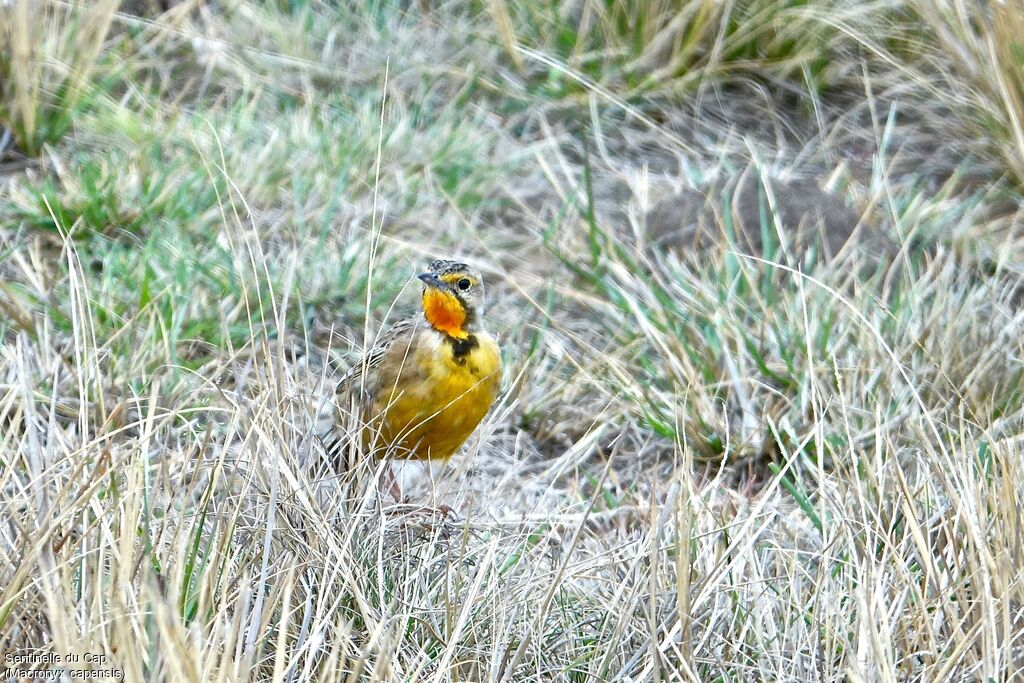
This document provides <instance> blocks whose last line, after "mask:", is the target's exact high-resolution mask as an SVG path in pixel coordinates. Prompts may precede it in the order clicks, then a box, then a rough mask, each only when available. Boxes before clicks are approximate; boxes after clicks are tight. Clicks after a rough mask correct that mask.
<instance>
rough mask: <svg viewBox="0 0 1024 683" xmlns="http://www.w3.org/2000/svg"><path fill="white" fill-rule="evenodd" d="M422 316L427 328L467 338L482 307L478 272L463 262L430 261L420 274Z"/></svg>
mask: <svg viewBox="0 0 1024 683" xmlns="http://www.w3.org/2000/svg"><path fill="white" fill-rule="evenodd" d="M418 277H419V279H420V280H422V281H423V315H424V317H425V318H426V319H427V322H428V323H430V326H431V327H433V328H434V329H435V330H438V331H439V332H444V333H445V334H447V335H448V336H449V337H453V338H455V339H467V338H468V337H469V335H470V334H471V333H472V332H473V331H474V330H475V329H476V328H477V325H478V319H477V316H478V314H479V311H480V309H481V308H482V307H483V299H484V285H483V280H482V279H481V277H480V273H478V272H477V271H475V270H473V269H471V268H470V267H469V266H467V265H466V264H465V263H458V262H456V261H440V260H439V261H434V262H433V263H431V264H430V265H429V266H428V267H427V272H425V273H421V274H420V275H419V276H418Z"/></svg>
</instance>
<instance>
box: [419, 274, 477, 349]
mask: <svg viewBox="0 0 1024 683" xmlns="http://www.w3.org/2000/svg"><path fill="white" fill-rule="evenodd" d="M423 315H424V316H425V317H426V319H427V322H428V323H430V326H431V327H433V328H434V329H435V330H438V331H440V332H444V333H445V334H447V335H448V336H450V337H455V338H456V339H466V338H467V337H469V333H468V332H466V330H465V329H463V325H465V324H466V309H465V307H463V305H462V302H461V301H459V300H458V299H457V298H456V297H455V295H454V294H452V293H451V292H446V291H444V290H443V289H437V288H435V287H427V288H426V289H425V290H424V292H423Z"/></svg>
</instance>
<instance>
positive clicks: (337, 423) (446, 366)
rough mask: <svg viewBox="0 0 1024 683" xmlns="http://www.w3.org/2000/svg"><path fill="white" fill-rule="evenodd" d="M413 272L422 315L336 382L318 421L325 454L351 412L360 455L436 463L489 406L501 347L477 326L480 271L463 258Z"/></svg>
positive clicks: (398, 328) (333, 448)
mask: <svg viewBox="0 0 1024 683" xmlns="http://www.w3.org/2000/svg"><path fill="white" fill-rule="evenodd" d="M418 277H419V279H420V280H421V281H422V282H423V298H422V309H423V310H422V313H418V314H416V315H415V316H412V317H410V318H407V319H405V320H402V321H400V322H398V323H396V324H395V325H394V326H393V327H392V328H391V329H390V330H388V332H387V333H385V334H384V335H383V336H382V337H381V338H380V340H379V341H378V342H377V344H376V345H375V346H374V348H373V349H371V350H370V351H369V352H368V353H367V354H366V356H365V357H364V358H363V359H362V360H360V361H359V362H358V363H356V364H355V365H354V366H353V367H352V369H351V370H350V371H349V372H348V373H347V374H346V375H345V376H344V377H343V378H342V379H341V381H340V382H338V386H337V389H336V391H335V396H334V400H333V401H331V402H330V403H331V405H330V406H328V411H329V414H324V413H323V412H322V413H321V415H320V417H319V418H318V430H317V431H318V432H319V434H320V436H321V439H322V440H323V441H324V443H325V445H326V446H327V448H328V451H335V452H337V451H340V450H341V449H340V448H339V445H340V441H341V437H340V435H339V431H341V430H343V429H344V428H345V426H346V425H349V424H351V416H352V414H353V409H354V414H355V416H357V417H358V420H359V424H360V425H361V426H362V435H361V436H362V444H363V449H364V452H366V451H369V450H371V449H372V450H374V451H377V452H382V451H384V450H386V451H387V452H388V453H393V454H394V457H397V458H408V459H413V460H430V461H438V460H440V461H444V460H447V459H448V458H450V457H451V456H452V455H454V454H455V452H456V451H458V449H459V447H460V446H462V444H463V443H465V441H466V439H468V438H469V435H470V434H472V433H473V430H474V429H476V427H477V425H478V424H480V421H481V420H482V419H483V417H484V415H486V414H487V411H488V410H489V409H490V407H491V404H492V403H494V398H495V396H497V394H498V387H499V384H500V381H501V352H500V349H499V348H498V344H497V342H496V341H495V340H494V337H492V336H491V335H490V334H489V333H488V332H487V331H486V330H484V328H483V320H482V307H483V281H482V279H481V277H480V274H479V273H478V272H476V271H475V270H472V269H471V268H470V267H469V266H467V265H466V264H464V263H457V262H454V261H441V260H439V261H434V262H433V263H431V264H430V265H429V266H428V268H427V272H425V273H422V274H420V275H419V276H418ZM347 450H348V451H350V452H351V451H352V450H356V449H347ZM352 464H353V463H351V462H348V463H346V466H347V467H348V466H351V465H352ZM347 467H346V468H347Z"/></svg>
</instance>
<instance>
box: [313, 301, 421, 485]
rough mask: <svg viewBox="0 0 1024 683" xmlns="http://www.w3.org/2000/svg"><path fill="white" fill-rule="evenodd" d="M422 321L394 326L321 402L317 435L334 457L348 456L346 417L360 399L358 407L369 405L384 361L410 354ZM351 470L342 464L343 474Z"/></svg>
mask: <svg viewBox="0 0 1024 683" xmlns="http://www.w3.org/2000/svg"><path fill="white" fill-rule="evenodd" d="M421 322H422V317H420V316H415V317H412V318H406V319H405V320H400V321H398V322H397V323H395V324H394V325H392V326H391V328H390V329H388V331H387V332H385V333H384V334H383V335H381V336H380V338H379V339H378V340H377V343H376V344H375V345H374V347H373V348H372V349H371V350H370V351H368V352H367V353H366V355H365V356H363V357H362V358H360V359H359V361H358V362H357V363H355V364H354V365H353V366H352V367H351V368H350V369H349V371H348V372H347V373H345V375H344V377H342V378H341V379H340V380H339V381H338V384H337V386H336V387H335V389H334V395H333V397H332V396H330V395H328V396H324V397H323V399H322V400H321V402H320V406H319V408H318V410H317V415H316V426H315V433H316V435H317V437H318V438H319V439H320V442H321V443H322V444H323V446H324V448H325V449H326V451H327V454H328V455H329V456H330V457H331V458H334V459H337V458H338V457H339V456H345V457H347V455H346V454H345V453H343V452H342V451H343V448H342V445H343V444H344V443H345V442H346V438H347V437H346V436H345V432H344V427H342V425H344V424H345V422H344V419H345V418H344V417H343V416H345V415H347V413H348V411H349V409H350V408H351V406H352V399H353V398H355V399H356V401H355V402H356V404H357V405H363V406H369V403H370V400H369V399H370V396H371V395H372V393H373V391H374V387H375V386H376V384H377V372H378V370H379V369H380V367H381V364H382V363H383V362H384V359H385V358H386V357H387V355H388V353H390V352H392V351H394V352H396V353H402V354H405V353H407V351H408V348H409V346H407V345H411V344H412V339H413V335H414V333H415V331H416V327H417V326H418V325H419V324H420V323H421ZM402 340H404V342H403V341H402ZM364 377H365V381H364V379H363V378H364ZM350 467H351V463H348V462H347V461H346V462H342V463H339V464H338V468H340V470H342V471H346V470H348V469H350Z"/></svg>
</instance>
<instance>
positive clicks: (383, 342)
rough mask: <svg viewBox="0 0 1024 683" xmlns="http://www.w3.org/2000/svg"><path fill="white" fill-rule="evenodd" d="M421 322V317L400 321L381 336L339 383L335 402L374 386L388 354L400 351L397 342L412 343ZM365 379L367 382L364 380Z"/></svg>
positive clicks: (404, 351)
mask: <svg viewBox="0 0 1024 683" xmlns="http://www.w3.org/2000/svg"><path fill="white" fill-rule="evenodd" d="M420 321H421V318H420V317H419V316H414V317H411V318H406V319H405V320H399V321H398V322H397V323H395V324H394V325H392V326H391V328H390V329H389V330H388V331H387V332H385V333H384V334H383V335H381V337H380V338H379V339H378V340H377V343H376V344H375V345H374V347H373V348H372V349H370V351H368V352H367V354H366V355H365V356H363V357H362V358H361V359H360V360H359V361H358V362H357V363H356V364H355V365H353V366H352V367H351V368H350V369H349V371H348V372H347V373H345V376H344V377H342V378H341V379H340V380H339V381H338V386H337V387H336V388H335V390H334V395H335V400H338V399H340V398H342V397H345V396H349V395H350V394H351V393H352V392H354V391H357V390H360V388H361V389H362V390H363V391H366V390H367V387H368V386H369V385H371V384H373V381H372V380H373V378H374V376H375V374H376V372H377V369H378V368H379V367H380V365H381V363H383V362H384V359H385V358H386V357H387V355H388V353H390V352H391V351H393V350H398V348H397V346H396V342H399V341H400V340H402V339H404V340H406V342H407V344H411V343H412V336H411V335H412V333H413V332H414V331H415V330H416V327H417V325H419V324H420ZM406 351H407V349H406V348H403V349H400V350H399V352H400V353H403V354H404V353H406ZM364 377H365V381H364V380H363V378H364ZM360 398H361V399H362V398H364V397H360Z"/></svg>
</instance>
